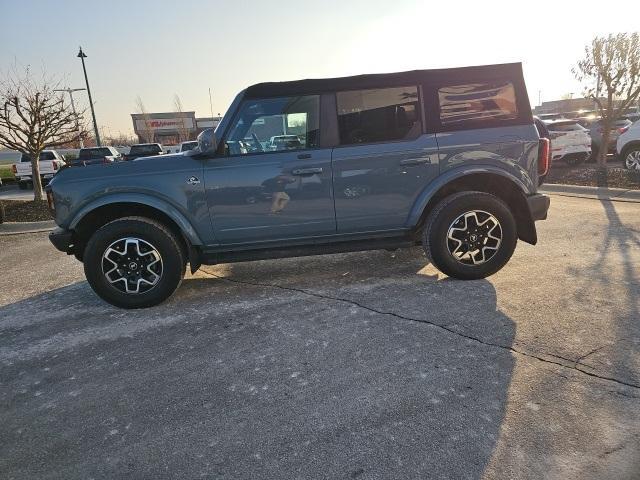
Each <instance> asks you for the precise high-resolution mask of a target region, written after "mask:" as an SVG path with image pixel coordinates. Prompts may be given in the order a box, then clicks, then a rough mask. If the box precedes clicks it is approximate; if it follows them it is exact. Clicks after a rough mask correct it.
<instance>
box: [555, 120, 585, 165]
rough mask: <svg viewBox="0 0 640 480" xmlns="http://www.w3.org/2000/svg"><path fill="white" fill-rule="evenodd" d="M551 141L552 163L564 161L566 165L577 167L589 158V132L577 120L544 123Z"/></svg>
mask: <svg viewBox="0 0 640 480" xmlns="http://www.w3.org/2000/svg"><path fill="white" fill-rule="evenodd" d="M545 125H546V126H547V129H548V130H549V137H550V139H551V152H552V155H553V161H554V162H555V161H557V160H564V161H565V162H566V163H567V165H578V164H580V163H582V162H584V161H585V160H586V159H587V158H589V157H590V156H591V137H590V136H589V131H588V130H587V129H586V128H584V127H583V126H582V125H580V124H579V123H578V121H577V120H553V121H546V122H545Z"/></svg>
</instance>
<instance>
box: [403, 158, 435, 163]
mask: <svg viewBox="0 0 640 480" xmlns="http://www.w3.org/2000/svg"><path fill="white" fill-rule="evenodd" d="M423 163H431V158H430V157H422V158H407V159H406V160H400V165H422V164H423Z"/></svg>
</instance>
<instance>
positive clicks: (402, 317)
mask: <svg viewBox="0 0 640 480" xmlns="http://www.w3.org/2000/svg"><path fill="white" fill-rule="evenodd" d="M200 271H201V272H202V273H204V274H206V275H209V276H211V277H214V278H218V279H220V280H224V281H227V282H230V283H236V284H241V285H252V286H254V287H267V288H278V289H280V290H286V291H291V292H298V293H303V294H305V295H309V296H312V297H316V298H321V299H324V300H333V301H336V302H343V303H348V304H350V305H354V306H356V307H359V308H362V309H364V310H368V311H370V312H373V313H377V314H379V315H389V316H392V317H396V318H399V319H400V320H406V321H409V322H414V323H423V324H426V325H430V326H432V327H436V328H438V329H441V330H444V331H446V332H448V333H451V334H453V335H456V336H458V337H461V338H465V339H467V340H471V341H473V342H476V343H479V344H481V345H485V346H488V347H494V348H499V349H502V350H506V351H509V352H511V353H515V354H517V355H522V356H524V357H528V358H531V359H534V360H538V361H540V362H544V363H549V364H551V365H557V366H559V367H562V368H566V369H568V370H574V371H576V372H580V373H582V374H584V375H587V376H589V377H593V378H598V379H600V380H605V381H609V382H613V383H617V384H618V385H624V386H626V387H630V388H635V389H638V390H640V385H638V384H635V383H631V382H626V381H624V380H620V379H618V378H614V377H608V376H605V375H599V374H597V373H594V372H589V371H587V370H584V369H582V368H580V367H579V366H578V365H580V364H579V363H578V362H579V360H581V359H582V358H584V357H581V358H579V359H578V360H571V359H568V358H566V357H562V356H559V355H553V354H547V353H545V354H544V355H547V356H549V357H554V358H558V359H562V360H564V361H566V362H568V363H569V364H566V363H562V362H560V361H554V360H549V359H547V358H543V357H541V356H538V355H535V354H532V353H528V352H525V351H524V350H519V349H517V348H513V347H512V346H509V345H503V344H500V343H494V342H489V341H486V340H483V339H481V338H478V337H474V336H473V335H469V334H466V333H463V332H459V331H457V330H454V329H453V328H450V327H448V326H447V325H443V324H439V323H436V322H432V321H430V320H426V319H421V318H413V317H407V316H405V315H401V314H399V313H395V312H388V311H384V310H378V309H376V308H373V307H369V306H367V305H364V304H362V303H360V302H357V301H355V300H350V299H347V298H341V297H333V296H331V295H323V294H321V293H316V292H312V291H309V290H304V289H302V288H296V287H285V286H283V285H278V284H275V283H260V282H250V281H246V280H236V279H232V278H227V277H222V276H220V275H217V274H215V273H212V272H208V271H207V270H205V269H203V268H200ZM600 348H602V347H600ZM596 350H597V349H596ZM592 353H594V352H593V351H592V352H589V353H588V354H587V355H585V357H586V356H588V355H591V354H592Z"/></svg>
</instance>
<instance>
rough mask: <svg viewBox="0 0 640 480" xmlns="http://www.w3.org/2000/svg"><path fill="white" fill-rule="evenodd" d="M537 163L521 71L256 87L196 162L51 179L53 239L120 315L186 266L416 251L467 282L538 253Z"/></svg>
mask: <svg viewBox="0 0 640 480" xmlns="http://www.w3.org/2000/svg"><path fill="white" fill-rule="evenodd" d="M548 165H549V141H548V139H545V138H542V139H541V138H539V136H538V133H537V131H536V127H535V126H534V121H533V117H532V115H531V108H530V105H529V100H528V95H527V91H526V87H525V84H524V80H523V76H522V67H521V65H520V64H503V65H488V66H479V67H465V68H455V69H442V70H417V71H410V72H402V73H390V74H373V75H360V76H354V77H345V78H333V79H318V80H300V81H291V82H277V83H260V84H257V85H253V86H251V87H249V88H247V89H245V90H244V91H242V92H240V93H239V94H238V95H237V97H236V98H235V100H234V101H233V103H232V104H231V106H230V108H229V111H228V112H227V113H226V114H225V115H224V118H223V119H222V121H221V122H220V124H219V126H218V127H217V129H216V130H215V132H213V131H205V132H203V133H202V134H201V135H200V137H199V138H198V147H197V148H195V149H194V150H191V151H189V152H186V153H183V154H179V155H162V156H157V157H154V158H138V159H136V160H135V161H132V162H122V163H113V164H104V165H96V166H89V167H87V168H82V169H66V170H64V171H62V172H60V173H59V174H58V175H56V177H55V178H54V179H53V180H52V181H51V183H50V184H49V186H48V187H47V194H48V197H49V203H50V205H51V206H52V208H53V210H54V213H55V218H56V223H57V224H58V226H59V228H57V229H56V230H54V231H53V232H52V233H51V235H50V239H51V242H52V243H53V244H54V245H55V246H56V247H57V248H58V249H59V250H61V251H63V252H66V253H68V254H73V255H75V256H76V258H77V259H78V260H80V261H82V262H84V270H85V274H86V277H87V280H88V281H89V283H90V285H91V286H92V288H93V289H94V291H95V292H96V293H97V294H98V295H99V296H100V297H102V298H103V299H104V300H106V301H108V302H110V303H112V304H114V305H117V306H119V307H124V308H140V307H148V306H151V305H155V304H158V303H160V302H162V301H163V300H165V299H166V298H168V297H169V296H170V295H171V294H172V293H173V292H174V291H175V290H176V288H177V287H178V286H179V285H180V282H181V281H182V279H183V277H184V274H185V270H186V266H187V264H189V265H190V269H191V271H192V272H195V271H196V270H197V269H198V268H199V267H200V265H201V264H216V263H227V262H239V261H247V260H259V259H268V258H280V257H289V256H302V255H318V254H326V253H336V252H347V251H361V250H373V249H395V248H401V247H411V246H414V245H417V244H422V245H423V247H424V250H425V252H426V254H427V256H428V258H429V260H430V261H431V262H432V263H433V264H434V265H435V266H436V267H437V268H438V269H440V270H441V271H442V272H444V273H445V274H447V275H449V276H452V277H455V278H459V279H478V278H483V277H486V276H488V275H491V274H493V273H495V272H497V271H498V270H500V269H501V268H502V267H503V266H504V265H505V264H506V263H507V261H508V260H509V258H510V257H511V255H512V254H513V251H514V249H515V246H516V242H517V240H518V239H520V240H523V241H525V242H527V243H531V244H535V243H536V241H537V236H536V228H535V223H534V222H535V221H536V220H540V219H544V218H546V215H547V210H548V207H549V199H548V197H546V196H544V195H541V194H538V193H537V187H538V183H539V179H540V177H542V176H544V175H545V174H546V172H547V168H548Z"/></svg>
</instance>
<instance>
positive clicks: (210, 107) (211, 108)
mask: <svg viewBox="0 0 640 480" xmlns="http://www.w3.org/2000/svg"><path fill="white" fill-rule="evenodd" d="M209 109H210V110H211V121H212V122H213V101H212V100H211V87H209Z"/></svg>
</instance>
